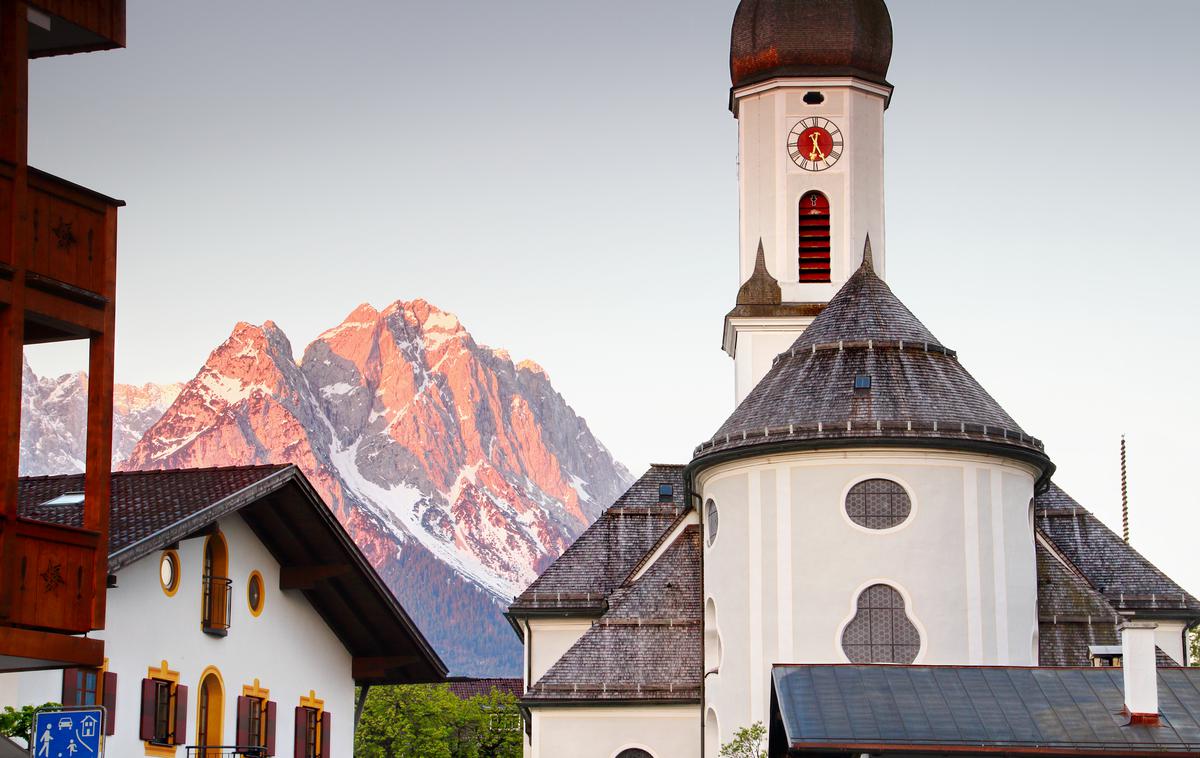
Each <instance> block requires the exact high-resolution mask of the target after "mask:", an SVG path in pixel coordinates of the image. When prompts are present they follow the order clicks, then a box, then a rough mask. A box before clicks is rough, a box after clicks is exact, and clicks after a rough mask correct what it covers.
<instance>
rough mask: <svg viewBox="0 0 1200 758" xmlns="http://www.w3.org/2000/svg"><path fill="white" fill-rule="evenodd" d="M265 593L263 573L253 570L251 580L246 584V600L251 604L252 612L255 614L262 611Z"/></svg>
mask: <svg viewBox="0 0 1200 758" xmlns="http://www.w3.org/2000/svg"><path fill="white" fill-rule="evenodd" d="M263 594H264V592H263V578H262V574H260V573H258V572H257V571H252V572H251V573H250V582H249V583H248V584H247V585H246V602H247V604H248V605H249V606H250V612H251V613H253V614H254V615H255V616H257V615H258V614H260V613H262V609H263Z"/></svg>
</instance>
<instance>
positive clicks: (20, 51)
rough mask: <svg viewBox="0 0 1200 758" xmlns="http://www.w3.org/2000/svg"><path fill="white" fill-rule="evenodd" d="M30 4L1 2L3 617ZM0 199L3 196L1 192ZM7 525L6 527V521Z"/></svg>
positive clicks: (13, 456) (9, 551)
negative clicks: (7, 180) (6, 178)
mask: <svg viewBox="0 0 1200 758" xmlns="http://www.w3.org/2000/svg"><path fill="white" fill-rule="evenodd" d="M25 14H26V9H25V3H24V2H18V0H0V161H2V162H3V163H5V164H7V165H6V166H5V167H4V168H5V169H7V171H6V173H7V172H8V171H11V173H12V183H11V185H10V190H11V191H10V192H9V193H8V197H7V198H4V200H3V201H0V202H3V206H4V207H2V208H0V264H6V265H7V269H5V270H4V273H7V274H8V278H9V281H8V282H4V284H6V285H7V287H6V289H7V291H8V297H7V300H8V302H7V305H5V304H0V514H3V515H2V517H0V619H4V618H8V616H9V615H10V613H11V610H12V577H14V576H15V575H16V569H17V563H16V561H17V556H16V550H15V549H14V544H15V539H16V537H15V534H14V529H13V524H14V521H15V519H16V516H17V475H18V470H19V469H18V467H19V465H20V458H21V378H22V360H21V359H22V355H23V351H24V341H25V297H24V294H25V282H24V277H23V276H16V275H14V274H15V273H16V272H21V271H22V270H23V268H24V256H25V244H24V239H23V238H24V234H25V228H26V224H25V214H26V208H27V203H28V189H27V187H26V177H27V174H28V170H27V168H28V167H27V165H26V160H27V158H26V155H27V144H28V122H27V118H26V114H27V111H28V91H29V60H28V58H27V57H26V52H25V51H26V48H27V35H28V28H27V26H26V24H27V22H26V19H25ZM0 197H3V195H2V194H0ZM5 522H6V523H5Z"/></svg>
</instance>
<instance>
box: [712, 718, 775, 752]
mask: <svg viewBox="0 0 1200 758" xmlns="http://www.w3.org/2000/svg"><path fill="white" fill-rule="evenodd" d="M766 736H767V728H766V727H764V726H763V724H762V722H761V721H755V722H754V724H753V725H751V726H744V727H742V728H741V729H739V730H737V731H736V732H734V733H733V739H732V740H730V741H729V742H726V743H725V744H724V745H722V746H721V758H766V755H767V754H766V753H764V752H763V751H762V743H763V739H764V738H766Z"/></svg>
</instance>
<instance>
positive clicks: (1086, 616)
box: [1037, 543, 1120, 666]
mask: <svg viewBox="0 0 1200 758" xmlns="http://www.w3.org/2000/svg"><path fill="white" fill-rule="evenodd" d="M1037 582H1038V663H1039V665H1042V666H1090V665H1091V655H1090V653H1089V651H1088V646H1090V645H1118V644H1120V637H1119V636H1118V634H1117V622H1118V621H1119V617H1118V615H1117V612H1116V609H1114V608H1113V607H1112V606H1111V605H1109V603H1108V601H1106V600H1105V599H1104V596H1103V595H1101V594H1100V593H1099V592H1097V591H1096V590H1095V588H1093V587H1092V586H1091V585H1090V584H1088V582H1087V580H1086V579H1085V578H1083V577H1082V576H1081V575H1079V574H1078V573H1077V572H1076V571H1075V570H1074V569H1073V568H1071V567H1070V566H1068V565H1065V564H1064V563H1063V561H1062V560H1061V559H1060V558H1059V557H1058V556H1056V555H1055V554H1054V551H1053V550H1052V549H1051V548H1048V547H1046V546H1045V545H1043V544H1040V543H1039V544H1038V546H1037Z"/></svg>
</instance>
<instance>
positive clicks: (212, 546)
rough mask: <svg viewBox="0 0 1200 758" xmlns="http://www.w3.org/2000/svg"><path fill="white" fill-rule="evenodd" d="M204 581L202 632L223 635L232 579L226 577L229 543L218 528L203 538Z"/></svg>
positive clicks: (227, 574)
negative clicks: (226, 542)
mask: <svg viewBox="0 0 1200 758" xmlns="http://www.w3.org/2000/svg"><path fill="white" fill-rule="evenodd" d="M203 581H204V584H203V590H204V594H203V598H204V603H203V610H204V616H203V618H202V619H201V622H200V628H201V629H202V630H203V631H204V633H205V634H212V635H216V636H218V637H224V636H225V635H226V634H228V633H229V617H230V614H231V612H232V607H231V603H230V600H231V598H232V593H231V592H230V587H231V586H232V584H233V583H232V581H230V579H229V547H228V546H227V545H226V544H225V538H224V537H223V536H221V533H220V532H214V533H213V534H210V535H209V536H208V539H207V540H205V541H204V575H203Z"/></svg>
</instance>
